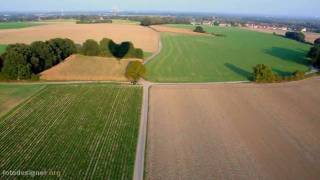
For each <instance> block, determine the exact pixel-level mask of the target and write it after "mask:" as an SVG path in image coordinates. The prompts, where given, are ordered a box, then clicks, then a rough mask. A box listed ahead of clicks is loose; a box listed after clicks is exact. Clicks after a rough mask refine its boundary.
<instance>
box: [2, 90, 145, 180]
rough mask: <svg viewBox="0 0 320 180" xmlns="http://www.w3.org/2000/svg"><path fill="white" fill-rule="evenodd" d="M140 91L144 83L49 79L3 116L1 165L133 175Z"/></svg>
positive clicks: (72, 175)
mask: <svg viewBox="0 0 320 180" xmlns="http://www.w3.org/2000/svg"><path fill="white" fill-rule="evenodd" d="M141 96H142V89H141V88H140V87H129V86H121V85H110V84H91V85H48V87H47V88H46V89H44V90H42V91H41V93H39V94H37V95H36V96H34V97H33V98H32V99H31V100H28V101H27V102H25V103H23V104H22V105H20V106H19V107H18V108H16V110H14V111H13V112H11V113H9V114H7V115H6V116H4V117H3V118H2V119H0V171H1V172H2V171H3V170H8V171H9V170H12V171H17V170H20V171H27V170H37V171H55V172H59V173H60V174H61V176H60V177H59V178H60V179H80V178H83V179H132V176H133V168H134V160H135V151H136V143H137V135H138V129H139V118H140V109H141ZM1 176H2V177H1ZM3 178H8V177H6V176H4V174H1V175H0V179H3ZM47 178H56V177H54V176H53V177H50V176H49V177H47Z"/></svg>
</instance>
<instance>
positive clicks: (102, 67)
mask: <svg viewBox="0 0 320 180" xmlns="http://www.w3.org/2000/svg"><path fill="white" fill-rule="evenodd" d="M133 60H138V59H129V60H128V59H122V60H120V61H119V60H116V59H114V58H103V57H89V56H81V55H73V56H70V57H69V58H68V59H66V60H65V61H64V62H62V63H60V64H58V65H56V66H54V67H53V68H51V69H49V70H46V71H44V72H42V73H41V79H43V80H50V81H128V79H127V78H126V77H125V72H126V68H127V65H128V63H129V62H130V61H133ZM138 61H141V60H138Z"/></svg>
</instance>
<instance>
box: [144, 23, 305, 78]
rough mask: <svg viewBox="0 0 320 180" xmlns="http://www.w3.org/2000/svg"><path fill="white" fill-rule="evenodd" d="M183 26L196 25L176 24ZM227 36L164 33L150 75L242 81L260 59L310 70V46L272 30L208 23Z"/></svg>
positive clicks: (277, 67)
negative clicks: (307, 55)
mask: <svg viewBox="0 0 320 180" xmlns="http://www.w3.org/2000/svg"><path fill="white" fill-rule="evenodd" d="M175 27H180V28H194V26H191V25H190V26H187V25H180V26H179V25H175ZM205 30H206V31H208V32H214V33H219V34H223V35H225V37H215V36H211V35H207V36H192V35H181V34H169V33H162V36H161V39H162V44H163V49H162V51H161V53H160V54H159V55H158V56H157V57H155V58H154V59H153V60H152V61H150V62H149V63H148V64H147V69H148V74H147V79H148V80H151V81H156V82H218V81H241V80H248V79H250V77H251V73H252V68H253V67H254V66H255V65H257V64H260V63H263V64H266V65H269V66H270V67H271V68H272V69H273V70H274V71H275V72H276V73H279V74H281V75H288V74H290V73H292V72H293V71H296V70H300V71H308V69H309V61H308V60H307V59H306V58H305V56H306V54H307V52H308V50H309V48H310V46H309V45H307V44H303V43H299V42H296V41H293V40H289V39H285V38H283V37H279V36H275V35H272V34H266V33H259V32H253V31H248V30H243V29H239V28H223V27H206V28H205Z"/></svg>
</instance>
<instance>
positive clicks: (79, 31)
mask: <svg viewBox="0 0 320 180" xmlns="http://www.w3.org/2000/svg"><path fill="white" fill-rule="evenodd" d="M58 37H60V38H70V39H72V40H74V41H75V42H76V43H83V42H84V41H85V40H87V39H95V40H97V41H100V40H101V39H102V38H105V37H106V38H110V39H113V40H114V41H116V42H117V43H120V42H122V41H131V42H133V44H134V45H135V46H136V47H137V48H141V49H143V50H144V51H147V52H156V51H157V49H158V45H159V43H158V42H159V35H158V33H157V32H155V31H153V30H152V29H150V28H147V27H142V26H138V25H126V24H75V23H74V22H61V23H52V24H47V25H42V26H36V27H30V28H24V29H8V30H0V44H12V43H26V44H29V43H32V42H33V41H44V40H48V39H51V38H58Z"/></svg>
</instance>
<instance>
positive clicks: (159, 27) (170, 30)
mask: <svg viewBox="0 0 320 180" xmlns="http://www.w3.org/2000/svg"><path fill="white" fill-rule="evenodd" d="M151 27H152V28H153V29H155V30H156V31H158V32H167V33H179V34H187V35H198V36H199V35H201V36H203V35H205V34H202V33H196V32H193V31H192V30H191V29H183V28H174V27H168V26H165V25H154V26H151Z"/></svg>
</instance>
